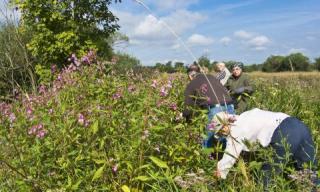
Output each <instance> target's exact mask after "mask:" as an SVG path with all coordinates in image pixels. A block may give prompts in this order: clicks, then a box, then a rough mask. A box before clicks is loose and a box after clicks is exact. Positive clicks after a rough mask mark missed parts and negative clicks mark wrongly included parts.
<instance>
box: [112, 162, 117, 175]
mask: <svg viewBox="0 0 320 192" xmlns="http://www.w3.org/2000/svg"><path fill="white" fill-rule="evenodd" d="M117 171H118V164H115V165H113V166H112V172H113V173H114V174H116V173H117Z"/></svg>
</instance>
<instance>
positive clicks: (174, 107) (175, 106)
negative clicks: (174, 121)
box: [170, 103, 178, 111]
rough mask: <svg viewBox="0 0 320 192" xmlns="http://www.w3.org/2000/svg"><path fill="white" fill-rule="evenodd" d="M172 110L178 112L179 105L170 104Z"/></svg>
mask: <svg viewBox="0 0 320 192" xmlns="http://www.w3.org/2000/svg"><path fill="white" fill-rule="evenodd" d="M170 109H172V110H174V111H176V110H177V109H178V107H177V104H175V103H171V104H170Z"/></svg>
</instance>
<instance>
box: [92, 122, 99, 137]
mask: <svg viewBox="0 0 320 192" xmlns="http://www.w3.org/2000/svg"><path fill="white" fill-rule="evenodd" d="M98 130H99V121H95V122H94V124H92V126H91V131H92V133H93V134H96V133H97V131H98Z"/></svg>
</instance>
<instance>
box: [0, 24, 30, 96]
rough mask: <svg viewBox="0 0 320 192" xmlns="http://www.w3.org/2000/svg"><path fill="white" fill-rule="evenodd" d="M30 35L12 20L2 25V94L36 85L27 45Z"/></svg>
mask: <svg viewBox="0 0 320 192" xmlns="http://www.w3.org/2000/svg"><path fill="white" fill-rule="evenodd" d="M29 37H30V35H29V34H22V33H21V31H19V29H18V28H17V26H16V25H15V24H14V23H13V21H11V20H7V21H6V23H4V24H1V25H0V96H7V95H9V94H14V92H15V91H14V90H17V89H20V88H22V89H26V90H30V89H29V88H35V87H36V77H35V74H34V64H33V62H32V61H31V60H30V59H29V54H28V52H27V50H26V47H25V42H26V41H28V40H29V39H30V38H29Z"/></svg>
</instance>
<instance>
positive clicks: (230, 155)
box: [217, 137, 244, 179]
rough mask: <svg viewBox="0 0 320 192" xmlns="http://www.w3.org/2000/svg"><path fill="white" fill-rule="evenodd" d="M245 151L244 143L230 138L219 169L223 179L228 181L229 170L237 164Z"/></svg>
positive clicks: (219, 163)
mask: <svg viewBox="0 0 320 192" xmlns="http://www.w3.org/2000/svg"><path fill="white" fill-rule="evenodd" d="M243 149H244V145H243V143H242V142H240V143H239V142H237V141H234V140H233V139H232V138H231V137H228V139H227V146H226V149H225V152H224V154H223V157H222V159H221V160H220V161H219V162H218V167H217V169H218V171H219V172H220V175H221V178H222V179H226V177H227V175H228V173H229V169H230V168H231V167H232V166H233V165H234V164H235V162H236V161H237V159H238V157H239V155H240V153H241V151H242V150H243Z"/></svg>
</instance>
